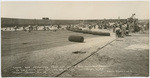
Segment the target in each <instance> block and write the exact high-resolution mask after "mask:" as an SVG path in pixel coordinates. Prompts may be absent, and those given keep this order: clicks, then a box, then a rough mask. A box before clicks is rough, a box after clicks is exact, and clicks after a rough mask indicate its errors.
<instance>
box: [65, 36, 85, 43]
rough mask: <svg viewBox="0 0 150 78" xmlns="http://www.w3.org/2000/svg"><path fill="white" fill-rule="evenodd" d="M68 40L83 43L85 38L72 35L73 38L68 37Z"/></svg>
mask: <svg viewBox="0 0 150 78" xmlns="http://www.w3.org/2000/svg"><path fill="white" fill-rule="evenodd" d="M68 40H69V41H71V42H83V41H84V37H83V36H75V35H71V36H69V37H68Z"/></svg>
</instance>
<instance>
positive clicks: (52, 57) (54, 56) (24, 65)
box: [2, 33, 115, 77]
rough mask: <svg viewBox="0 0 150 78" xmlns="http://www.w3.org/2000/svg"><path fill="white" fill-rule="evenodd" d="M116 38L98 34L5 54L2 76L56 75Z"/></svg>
mask: <svg viewBox="0 0 150 78" xmlns="http://www.w3.org/2000/svg"><path fill="white" fill-rule="evenodd" d="M32 34H33V33H32ZM34 34H36V33H34ZM21 38H22V37H21ZM37 38H38V37H37ZM114 39H115V36H114V35H111V36H97V37H93V38H92V37H90V38H86V39H85V41H84V43H74V44H67V45H62V46H56V47H51V48H46V49H40V50H33V51H29V52H20V53H16V52H14V53H13V54H8V55H7V54H4V56H2V76H8V77H54V76H57V75H58V74H60V73H61V72H63V71H64V70H66V69H67V68H69V67H71V66H73V65H74V64H76V63H78V62H80V61H81V60H82V59H84V58H86V57H87V56H89V55H91V53H93V52H95V51H98V49H99V48H101V47H103V46H105V45H106V44H108V43H110V42H111V41H113V40H114ZM56 40H57V39H56ZM33 41H34V40H33ZM54 41H55V40H54ZM20 42H21V41H20ZM20 47H21V46H20ZM24 49H27V48H24Z"/></svg>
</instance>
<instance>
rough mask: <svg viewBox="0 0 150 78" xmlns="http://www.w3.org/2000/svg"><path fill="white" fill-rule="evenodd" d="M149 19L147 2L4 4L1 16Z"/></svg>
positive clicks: (33, 2) (14, 2) (3, 2)
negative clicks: (132, 17)
mask: <svg viewBox="0 0 150 78" xmlns="http://www.w3.org/2000/svg"><path fill="white" fill-rule="evenodd" d="M133 13H135V14H136V15H135V17H136V18H138V19H148V18H149V2H148V1H2V2H1V17H7V18H25V19H42V17H48V18H49V19H104V18H105V19H117V18H118V17H120V18H121V19H126V18H129V17H131V15H132V14H133Z"/></svg>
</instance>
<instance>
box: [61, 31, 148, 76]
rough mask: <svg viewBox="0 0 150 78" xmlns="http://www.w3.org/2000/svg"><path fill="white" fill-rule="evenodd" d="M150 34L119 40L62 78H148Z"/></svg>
mask: <svg viewBox="0 0 150 78" xmlns="http://www.w3.org/2000/svg"><path fill="white" fill-rule="evenodd" d="M148 75H149V37H148V34H138V33H136V34H131V36H127V37H125V38H118V39H117V40H115V41H114V42H112V43H111V44H109V45H108V46H106V47H104V48H103V49H101V50H99V51H98V52H97V53H95V54H94V55H92V56H91V57H89V58H88V59H86V60H85V61H83V62H81V63H80V64H78V65H76V66H74V67H72V68H70V69H69V70H67V71H66V72H64V73H63V74H61V75H60V76H61V77H104V76H105V77H146V76H147V77H148Z"/></svg>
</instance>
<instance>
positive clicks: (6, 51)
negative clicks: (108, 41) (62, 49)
mask: <svg viewBox="0 0 150 78" xmlns="http://www.w3.org/2000/svg"><path fill="white" fill-rule="evenodd" d="M70 35H80V36H84V38H85V39H88V38H93V37H99V36H96V35H89V34H82V33H75V32H72V31H67V30H58V31H57V32H52V31H32V32H31V33H29V32H24V31H16V32H15V31H6V32H5V31H3V32H2V56H8V55H13V54H18V53H22V52H31V51H36V50H42V49H47V48H52V47H57V46H64V45H69V44H74V43H75V42H70V41H68V37H69V36H70Z"/></svg>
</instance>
